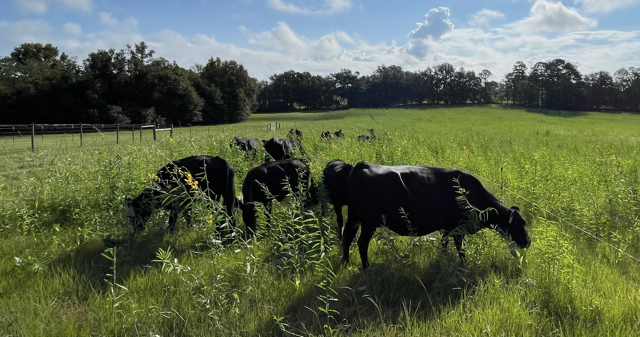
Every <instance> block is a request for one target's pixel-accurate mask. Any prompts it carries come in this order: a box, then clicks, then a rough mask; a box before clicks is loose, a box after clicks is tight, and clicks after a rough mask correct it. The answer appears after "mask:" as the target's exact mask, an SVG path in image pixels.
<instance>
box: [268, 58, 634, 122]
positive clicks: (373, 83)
mask: <svg viewBox="0 0 640 337" xmlns="http://www.w3.org/2000/svg"><path fill="white" fill-rule="evenodd" d="M491 75H492V73H491V71H489V70H487V69H484V70H482V72H480V73H476V72H475V71H473V70H465V69H464V68H459V69H455V68H454V67H453V66H452V65H451V64H449V63H442V64H439V65H436V66H433V67H427V68H426V69H425V70H421V71H413V72H411V71H404V70H403V69H402V68H401V67H399V66H395V65H391V66H385V65H382V66H378V68H377V69H376V70H375V71H374V72H373V74H371V75H360V74H359V73H358V72H352V71H351V70H349V69H342V70H341V71H340V72H337V73H333V74H330V75H329V76H326V77H322V76H318V75H311V74H310V73H308V72H303V73H300V72H296V71H293V70H291V71H287V72H285V73H282V74H276V75H273V76H271V77H270V78H269V79H268V80H267V81H261V82H260V83H259V84H258V85H259V87H260V90H259V94H258V111H261V112H275V111H290V110H295V109H331V108H340V107H350V108H353V107H393V106H398V105H406V104H464V103H501V104H517V105H522V106H527V107H533V108H545V109H562V110H619V111H636V112H637V111H640V68H634V67H629V68H627V69H625V68H623V69H620V70H618V71H616V72H615V73H614V74H613V76H612V75H611V74H609V73H608V72H606V71H599V72H595V73H591V74H588V75H584V76H583V75H582V74H580V72H579V71H578V69H577V67H576V66H574V65H573V64H571V63H569V62H566V61H564V60H562V59H556V60H553V61H549V62H538V63H536V64H535V65H534V66H533V67H532V68H531V69H528V68H527V66H526V65H525V64H524V63H523V62H516V64H515V65H514V66H513V71H512V72H510V73H508V74H507V75H505V76H504V78H503V79H502V81H500V82H496V81H490V80H489V78H490V77H491Z"/></svg>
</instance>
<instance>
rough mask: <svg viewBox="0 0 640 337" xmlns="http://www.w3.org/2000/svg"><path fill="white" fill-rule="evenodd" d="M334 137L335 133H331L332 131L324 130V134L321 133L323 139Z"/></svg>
mask: <svg viewBox="0 0 640 337" xmlns="http://www.w3.org/2000/svg"><path fill="white" fill-rule="evenodd" d="M333 137H334V135H333V133H331V131H322V134H321V135H320V138H322V139H331V138H333Z"/></svg>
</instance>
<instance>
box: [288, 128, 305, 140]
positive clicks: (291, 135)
mask: <svg viewBox="0 0 640 337" xmlns="http://www.w3.org/2000/svg"><path fill="white" fill-rule="evenodd" d="M287 136H288V137H289V138H290V139H294V138H298V139H302V131H300V130H298V129H291V130H289V134H288V135H287Z"/></svg>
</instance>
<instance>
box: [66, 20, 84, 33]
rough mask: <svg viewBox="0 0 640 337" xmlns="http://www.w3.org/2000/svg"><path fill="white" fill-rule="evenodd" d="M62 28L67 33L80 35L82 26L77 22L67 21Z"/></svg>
mask: <svg viewBox="0 0 640 337" xmlns="http://www.w3.org/2000/svg"><path fill="white" fill-rule="evenodd" d="M62 30H63V31H64V32H65V33H67V34H69V35H75V36H78V35H82V27H81V26H80V25H79V24H77V23H73V22H67V23H65V24H64V26H62Z"/></svg>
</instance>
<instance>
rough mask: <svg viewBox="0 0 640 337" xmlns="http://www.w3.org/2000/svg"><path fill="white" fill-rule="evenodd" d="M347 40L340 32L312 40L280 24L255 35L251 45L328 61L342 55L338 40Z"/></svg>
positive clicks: (282, 23)
mask: <svg viewBox="0 0 640 337" xmlns="http://www.w3.org/2000/svg"><path fill="white" fill-rule="evenodd" d="M345 39H350V37H349V36H348V35H347V34H346V33H344V32H339V33H338V34H328V35H325V36H323V37H321V38H319V39H318V40H311V39H309V38H306V37H303V36H300V35H298V34H297V33H295V32H294V31H293V30H292V29H291V27H289V25H287V24H286V23H285V22H278V25H277V26H276V27H275V28H273V29H272V30H270V31H265V32H261V33H258V34H254V35H253V36H252V37H251V38H250V39H249V43H250V44H252V45H255V46H259V47H262V48H265V49H272V50H275V51H278V52H283V53H287V54H289V55H294V56H296V57H302V58H308V59H322V60H326V59H331V58H336V57H338V56H340V54H342V50H343V48H342V47H341V46H340V44H339V43H338V40H345Z"/></svg>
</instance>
